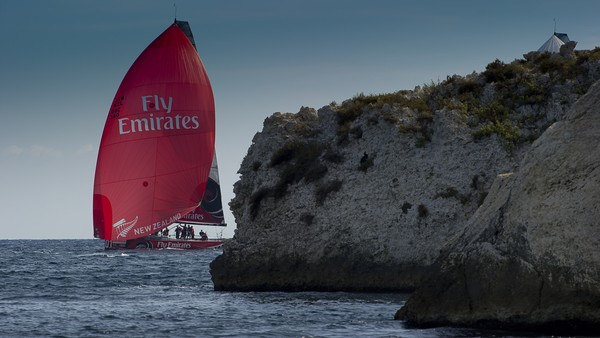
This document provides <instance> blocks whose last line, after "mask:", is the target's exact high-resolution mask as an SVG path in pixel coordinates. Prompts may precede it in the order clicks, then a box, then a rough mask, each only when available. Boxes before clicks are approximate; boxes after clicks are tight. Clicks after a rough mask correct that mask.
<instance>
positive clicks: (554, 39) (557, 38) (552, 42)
mask: <svg viewBox="0 0 600 338" xmlns="http://www.w3.org/2000/svg"><path fill="white" fill-rule="evenodd" d="M569 41H571V40H569V36H568V35H567V34H565V33H556V32H554V33H553V34H552V36H551V37H550V38H549V39H548V40H547V41H546V42H544V44H543V45H542V46H541V47H540V48H539V49H538V52H550V53H559V52H560V47H561V46H562V45H564V44H565V43H567V42H569Z"/></svg>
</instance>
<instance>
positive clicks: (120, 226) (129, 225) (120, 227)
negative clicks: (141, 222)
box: [113, 216, 138, 238]
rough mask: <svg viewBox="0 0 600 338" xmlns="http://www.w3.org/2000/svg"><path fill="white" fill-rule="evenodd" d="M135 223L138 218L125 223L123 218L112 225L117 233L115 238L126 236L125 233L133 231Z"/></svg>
mask: <svg viewBox="0 0 600 338" xmlns="http://www.w3.org/2000/svg"><path fill="white" fill-rule="evenodd" d="M137 221H138V216H135V219H133V220H132V221H129V222H127V221H125V218H123V219H121V220H120V221H118V222H116V223H115V224H113V228H115V229H116V230H117V233H119V234H118V235H117V238H119V237H125V236H127V233H129V231H130V230H131V229H133V227H134V226H135V223H137Z"/></svg>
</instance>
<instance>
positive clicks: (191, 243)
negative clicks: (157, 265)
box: [104, 237, 223, 250]
mask: <svg viewBox="0 0 600 338" xmlns="http://www.w3.org/2000/svg"><path fill="white" fill-rule="evenodd" d="M222 245H223V240H220V239H209V240H196V239H172V238H160V237H158V238H147V237H146V238H137V239H132V240H128V241H126V242H117V241H104V248H105V249H107V250H124V249H158V250H161V249H172V250H202V249H214V248H218V247H220V246H222Z"/></svg>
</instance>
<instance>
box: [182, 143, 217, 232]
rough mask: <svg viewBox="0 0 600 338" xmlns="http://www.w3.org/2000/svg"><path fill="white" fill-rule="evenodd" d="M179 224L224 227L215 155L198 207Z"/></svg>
mask: <svg viewBox="0 0 600 338" xmlns="http://www.w3.org/2000/svg"><path fill="white" fill-rule="evenodd" d="M178 222H179V223H194V224H201V225H217V226H226V225H227V224H225V219H224V215H223V202H222V199H221V186H220V183H219V168H218V165H217V155H216V154H215V157H214V159H213V164H212V166H211V168H210V175H209V176H208V180H207V181H206V189H205V190H204V196H203V197H202V202H201V203H200V205H199V206H198V207H197V208H196V209H194V210H193V211H192V212H190V213H189V214H187V215H185V216H183V217H182V218H181V219H180V220H179V221H178Z"/></svg>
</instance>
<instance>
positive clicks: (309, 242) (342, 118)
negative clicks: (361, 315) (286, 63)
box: [211, 50, 600, 291]
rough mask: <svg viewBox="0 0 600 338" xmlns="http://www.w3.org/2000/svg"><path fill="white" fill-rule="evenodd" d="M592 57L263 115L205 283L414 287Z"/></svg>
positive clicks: (534, 62) (594, 68) (580, 82)
mask: <svg viewBox="0 0 600 338" xmlns="http://www.w3.org/2000/svg"><path fill="white" fill-rule="evenodd" d="M599 56H600V52H599V51H597V50H594V51H587V52H578V54H577V55H576V56H575V57H560V56H556V55H555V56H550V55H549V54H539V53H530V54H528V55H526V56H525V58H524V59H522V60H515V61H514V62H512V63H510V64H504V63H502V62H500V61H498V60H496V61H495V62H493V63H491V64H490V65H488V67H487V68H486V71H485V72H482V73H480V74H477V73H474V74H471V75H468V76H465V77H462V76H456V75H455V76H452V77H448V78H447V79H446V80H445V81H443V82H441V83H438V84H431V85H427V86H423V87H422V88H421V87H418V88H415V90H413V91H399V92H396V93H392V94H382V95H357V96H356V97H354V98H352V99H349V100H347V101H345V102H343V103H342V104H339V105H338V104H336V103H332V104H330V105H329V106H325V107H323V108H321V109H319V111H318V112H317V111H315V110H314V109H310V108H302V109H301V110H300V112H298V113H297V114H291V113H276V114H274V115H273V116H271V117H269V118H267V119H266V120H265V122H264V127H263V130H262V131H261V132H260V133H257V134H256V136H255V137H254V139H253V142H252V145H251V147H250V148H249V150H248V154H247V155H246V157H245V158H244V160H243V162H242V165H241V167H240V170H239V173H240V175H241V178H240V180H239V181H238V182H237V183H236V184H235V186H234V192H235V198H234V199H233V200H232V201H231V203H230V207H231V209H232V212H233V214H234V216H235V218H236V223H237V225H238V229H237V231H236V234H235V236H234V238H233V240H231V241H229V242H228V243H227V244H226V245H225V247H224V251H223V254H222V255H221V256H219V257H218V258H217V259H216V260H215V261H214V262H213V263H212V264H211V274H212V277H213V282H214V285H215V289H217V290H288V291H294V290H362V291H384V290H412V289H414V288H415V287H417V286H418V285H420V284H421V283H422V281H423V280H424V278H425V276H426V271H427V269H428V268H430V267H431V265H432V264H433V263H434V262H435V261H436V259H437V258H438V257H439V255H440V252H441V250H442V248H443V247H445V246H447V245H449V243H452V241H453V240H456V239H457V237H458V235H459V234H462V233H463V230H464V228H465V224H467V221H468V220H469V219H470V218H471V216H473V214H474V213H475V211H476V210H477V209H478V208H479V206H480V205H481V204H482V203H483V201H484V200H485V199H486V196H487V195H488V193H489V191H490V188H491V186H492V183H493V181H494V179H495V178H496V176H497V175H498V174H500V173H505V172H511V171H515V170H517V168H518V164H519V163H520V162H521V160H522V158H523V154H524V153H525V152H526V151H527V150H528V149H529V148H530V147H531V142H532V141H533V140H535V139H536V138H537V137H538V136H539V135H541V133H542V132H543V131H544V130H545V129H546V128H547V127H548V126H549V125H551V124H552V123H553V122H555V121H557V120H562V119H563V118H564V116H565V113H566V111H568V110H569V109H570V107H571V106H572V105H573V103H574V102H575V101H576V100H577V99H578V98H579V96H581V95H582V94H583V93H585V92H586V91H587V88H589V86H590V85H591V83H593V82H594V81H595V80H597V79H598V78H599V75H600V72H599V71H598V65H599V63H598V59H599V58H600V57H599ZM494 198H496V197H494ZM463 236H464V235H463Z"/></svg>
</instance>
